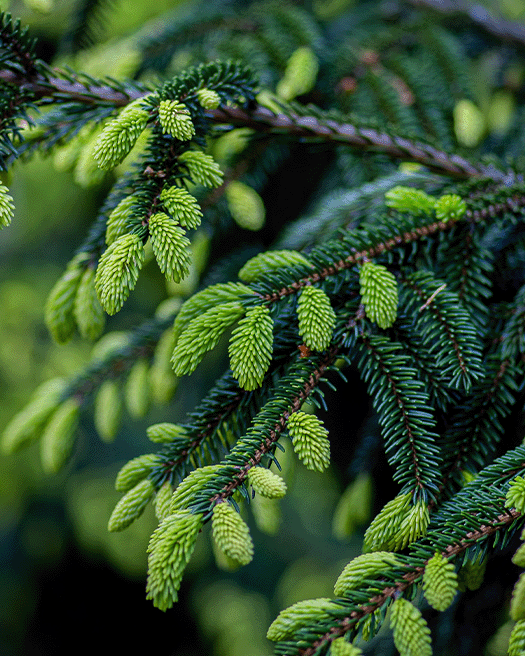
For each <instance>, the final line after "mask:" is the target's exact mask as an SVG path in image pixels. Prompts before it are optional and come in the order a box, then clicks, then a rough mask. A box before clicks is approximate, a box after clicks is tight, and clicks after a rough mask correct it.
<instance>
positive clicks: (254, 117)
mask: <svg viewBox="0 0 525 656" xmlns="http://www.w3.org/2000/svg"><path fill="white" fill-rule="evenodd" d="M208 116H209V118H210V119H211V120H213V121H214V122H216V123H227V124H231V125H235V126H238V127H241V126H242V127H249V128H251V129H253V130H256V131H259V132H263V133H265V134H272V135H283V136H288V137H292V138H295V139H301V140H304V141H308V140H309V139H311V140H312V141H313V142H314V143H319V142H323V141H326V142H335V143H344V144H346V145H348V146H352V147H354V148H357V149H359V150H364V151H371V152H376V153H384V154H385V155H388V156H389V157H392V158H394V159H400V160H402V161H410V162H418V163H420V164H423V165H424V166H426V167H427V168H429V169H430V170H431V171H435V172H437V173H441V174H442V175H446V176H450V177H451V178H455V179H471V178H488V179H491V180H496V181H500V182H503V183H504V184H511V183H512V182H514V181H515V180H516V175H515V174H514V173H513V172H512V171H507V172H504V171H501V170H499V169H497V168H496V167H494V166H493V165H483V164H474V163H472V162H469V161H468V160H467V159H465V158H463V157H461V156H460V155H457V154H452V153H446V152H445V151H443V150H439V149H438V148H436V147H435V146H432V145H430V144H426V143H424V142H422V141H414V140H411V139H409V138H407V137H402V136H395V134H392V135H390V134H388V133H387V132H381V131H380V130H377V129H373V128H364V127H363V128H361V127H359V126H358V125H355V124H352V123H351V122H344V121H337V120H334V119H331V118H319V117H317V116H315V115H311V116H309V115H307V114H306V115H299V114H297V113H294V112H293V111H290V112H287V113H286V114H284V113H282V114H281V113H279V114H275V113H274V112H272V111H271V110H270V109H268V108H266V107H263V106H261V105H258V106H256V107H255V108H254V109H251V110H243V109H240V108H229V107H221V108H220V109H216V110H213V111H210V112H208Z"/></svg>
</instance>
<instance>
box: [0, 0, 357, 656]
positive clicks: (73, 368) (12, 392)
mask: <svg viewBox="0 0 525 656" xmlns="http://www.w3.org/2000/svg"><path fill="white" fill-rule="evenodd" d="M177 4H189V3H187V2H186V3H177V2H174V1H173V0H171V1H168V0H157V2H155V3H150V2H146V1H145V0H127V1H126V2H114V3H108V9H107V12H106V22H105V23H104V25H105V27H104V30H103V31H101V33H100V39H101V42H102V43H105V44H110V45H111V44H112V40H113V39H114V38H115V37H117V36H119V35H124V34H127V33H128V32H129V31H131V30H133V29H135V28H137V27H138V26H142V25H143V24H144V23H145V21H147V20H149V19H150V18H154V16H155V15H157V14H160V13H162V11H163V10H165V9H170V8H173V7H175V6H176V5H177ZM73 6H74V3H73V2H71V1H66V0H64V1H62V0H55V2H54V3H52V5H51V3H49V2H44V1H43V0H31V2H29V1H28V2H25V3H24V2H10V3H8V2H0V8H2V9H9V10H10V11H11V12H12V13H13V15H14V16H17V17H20V18H21V19H22V21H23V23H26V24H28V25H29V26H30V28H31V30H32V33H33V34H34V35H35V36H37V37H38V39H39V46H38V48H39V54H40V55H41V56H42V57H43V58H44V59H46V60H48V61H51V60H52V58H53V57H54V56H55V54H56V52H57V50H58V48H59V46H60V38H61V36H62V34H63V33H64V31H65V29H66V27H67V25H68V22H69V20H70V16H71V12H72V9H73ZM39 10H40V11H39ZM115 52H118V50H115ZM97 57H98V55H97V51H96V50H95V55H94V56H93V57H86V56H84V61H82V60H81V61H80V62H78V63H79V64H81V65H82V67H83V68H84V64H86V63H88V64H89V66H88V68H89V70H90V71H91V72H93V73H94V74H114V75H117V74H119V72H120V71H119V66H120V67H122V66H123V63H122V61H120V60H119V57H118V56H117V55H115V56H114V58H113V59H110V60H108V59H107V57H106V55H104V54H103V55H101V56H100V57H98V64H97ZM79 59H81V58H79ZM88 60H89V62H88ZM70 63H71V65H74V64H75V62H70ZM97 66H98V67H99V68H100V67H101V68H102V70H97ZM53 164H54V160H53V156H51V157H48V158H45V159H44V158H41V157H37V158H34V159H32V160H31V161H30V162H28V163H18V164H17V165H16V166H15V168H14V170H13V171H12V172H10V173H9V174H8V175H5V176H4V183H6V184H8V186H9V187H10V190H11V193H12V195H13V197H14V200H15V204H16V217H15V220H14V221H13V223H12V225H11V226H10V227H9V229H6V230H3V231H2V232H1V233H0V261H1V263H2V266H1V267H0V308H1V311H0V398H1V403H0V429H3V427H4V426H5V425H6V424H7V422H8V421H9V420H10V419H11V418H12V416H13V415H14V414H15V413H16V412H17V411H18V410H20V409H21V408H22V407H23V406H24V405H25V404H26V403H27V401H28V399H29V397H30V395H31V393H32V392H33V390H34V389H35V387H36V386H37V385H38V384H40V383H41V382H43V381H45V380H47V379H49V378H52V377H56V376H71V375H73V374H75V372H77V371H80V370H81V369H82V368H83V367H84V366H85V365H86V362H87V361H88V359H89V354H90V351H91V348H92V345H91V344H89V343H86V342H84V341H82V340H81V339H80V338H79V337H77V338H75V339H73V340H72V341H71V342H70V343H68V344H67V345H64V346H57V345H55V344H54V343H53V342H52V341H51V339H50V337H49V334H48V332H47V329H46V327H45V325H44V321H43V314H44V305H45V300H46V297H47V294H48V293H49V291H50V289H51V287H52V286H53V285H54V283H55V281H56V280H57V278H58V277H59V275H60V274H61V272H62V271H63V269H64V267H65V265H66V264H67V262H68V261H69V259H70V258H71V256H72V253H73V252H74V250H75V249H76V248H77V246H78V245H79V244H80V243H81V242H82V240H83V239H84V237H85V235H86V233H87V230H88V229H89V226H90V224H91V221H92V219H93V217H94V214H95V212H96V209H97V207H98V205H99V204H100V202H101V200H102V198H103V197H104V193H105V192H106V191H107V189H108V188H109V184H110V182H111V181H110V180H106V181H102V183H101V185H100V186H99V187H95V188H88V189H85V188H82V187H81V186H79V185H78V184H76V183H75V180H74V175H73V173H71V172H63V171H59V170H57V169H56V168H55V166H54V165H53ZM165 296H166V289H165V284H164V282H163V281H162V278H161V277H160V276H159V275H158V271H156V267H153V266H152V267H146V268H145V270H144V271H143V273H142V275H141V278H140V281H139V283H138V285H137V288H136V290H135V292H134V294H133V295H132V296H131V298H130V299H129V301H128V302H127V303H126V305H125V308H124V309H123V311H122V312H120V313H119V314H118V315H117V316H116V317H112V318H110V319H109V320H108V324H107V330H108V331H112V330H127V329H130V328H131V327H132V326H134V325H136V324H138V323H140V322H141V321H143V320H145V319H146V318H148V317H150V316H151V315H152V314H153V313H154V311H155V309H156V306H157V304H158V303H159V301H161V300H162V299H163V298H164V297H165ZM218 371H219V369H218V368H217V370H216V372H215V373H217V372H218ZM213 373H214V372H213V371H211V372H210V375H212V374H213ZM194 378H195V380H191V381H189V382H185V383H184V385H185V386H186V388H185V389H183V390H181V391H182V392H183V393H182V394H181V395H179V396H180V400H174V402H173V403H172V404H171V405H169V406H165V407H155V408H153V409H152V410H151V411H150V412H149V413H148V415H147V416H146V417H145V418H144V419H141V420H139V421H136V420H133V421H132V420H130V419H129V418H127V419H125V420H124V424H123V425H122V428H121V430H120V431H119V434H118V436H117V438H116V440H115V441H114V442H113V443H111V444H104V443H103V442H101V440H100V438H99V437H98V436H97V434H96V432H95V429H94V425H93V420H92V418H91V416H90V414H89V413H84V415H83V419H82V422H81V427H80V431H79V439H78V441H77V445H76V449H75V454H74V457H73V459H72V461H71V462H70V464H69V465H68V466H67V467H66V469H65V471H63V472H61V473H60V474H59V475H57V476H54V477H52V476H45V475H44V474H43V473H42V470H41V466H40V456H39V452H38V445H33V446H31V447H29V448H28V449H25V450H23V451H22V452H21V453H19V454H17V455H16V456H11V457H8V458H7V457H3V456H2V457H1V459H0V468H1V471H0V533H1V539H0V561H1V562H2V563H3V567H2V568H1V569H0V654H5V655H6V656H11V655H15V654H16V655H22V654H23V655H24V656H26V655H32V654H35V655H40V654H42V655H47V654H53V655H55V654H57V655H58V654H65V653H68V654H70V653H71V651H76V650H77V649H80V650H81V651H85V652H86V653H87V652H88V651H91V650H95V649H96V650H97V651H102V652H103V653H105V652H109V651H110V650H112V649H115V648H120V649H124V650H127V651H128V652H129V653H137V651H138V645H139V644H140V639H138V638H137V631H139V632H140V635H141V636H142V635H143V636H144V637H145V639H146V641H149V640H151V637H152V636H154V637H155V649H156V651H157V652H158V653H161V654H173V656H185V655H188V656H189V655H190V654H191V655H192V656H199V654H203V655H204V654H215V655H217V656H226V655H227V656H265V655H266V654H270V653H271V651H272V645H271V643H269V642H268V641H267V640H266V638H265V634H266V630H267V628H268V625H269V624H270V622H271V621H272V619H273V618H274V617H275V616H276V614H277V613H278V612H279V610H280V609H282V608H284V607H286V606H288V605H290V604H291V603H294V602H295V601H298V600H300V599H304V598H308V597H318V596H329V595H331V594H332V592H333V584H334V581H335V579H336V578H337V576H338V574H339V572H340V571H341V569H342V567H343V566H344V565H345V564H346V563H347V562H348V560H350V558H351V557H352V556H353V555H356V554H357V553H358V540H357V539H356V541H355V543H349V544H344V543H341V542H339V541H337V540H335V539H332V538H330V535H331V521H332V514H333V511H334V507H335V503H336V500H337V497H338V495H339V493H340V491H341V490H340V483H338V482H337V480H336V478H335V476H333V475H331V474H328V475H320V474H318V475H316V474H314V473H312V472H309V471H307V470H306V469H304V467H302V466H301V467H297V468H296V472H295V477H294V484H293V489H292V491H291V494H289V495H288V496H287V498H286V501H285V503H284V504H283V508H282V512H283V517H284V521H283V524H282V526H283V527H286V529H285V530H284V528H283V530H282V531H280V532H279V534H278V535H276V536H273V537H270V536H268V535H265V534H263V533H262V532H260V531H259V530H257V528H255V527H253V521H252V520H250V524H251V526H252V533H253V536H254V540H255V553H256V555H255V558H254V560H253V562H252V563H251V564H250V565H249V566H248V567H245V568H243V569H241V570H240V571H238V572H232V573H229V572H224V571H223V570H221V569H220V568H219V567H217V565H216V563H215V558H214V554H213V553H212V548H211V541H210V538H209V535H208V532H207V531H206V532H205V534H204V535H202V536H201V538H200V539H199V541H198V544H197V549H196V552H195V554H194V556H193V558H192V562H191V564H190V568H189V569H188V572H187V574H186V576H185V581H184V584H183V589H182V592H181V601H180V603H179V604H178V605H177V606H176V607H175V608H174V609H172V610H171V611H168V612H167V613H166V614H163V613H162V612H160V611H158V610H157V609H154V608H153V607H152V605H151V602H149V601H146V599H145V579H146V546H147V542H148V539H149V536H150V534H151V532H152V530H153V529H154V527H155V525H156V520H155V518H154V516H153V511H152V510H151V508H149V509H148V510H149V512H148V511H146V513H145V514H144V516H143V517H142V518H140V520H138V521H137V522H135V523H134V524H133V525H132V526H131V527H129V528H128V529H126V530H125V531H124V532H122V533H117V534H115V533H113V534H110V533H108V531H107V521H108V518H109V516H110V514H111V511H112V509H113V507H114V505H115V503H116V502H117V500H118V499H119V498H120V494H119V493H117V492H115V490H114V480H115V475H116V473H117V472H118V470H119V468H120V467H121V466H122V465H123V464H124V463H125V462H126V461H127V460H129V459H130V458H132V457H135V456H137V455H140V454H142V453H145V452H150V451H154V450H155V446H154V445H151V443H149V442H148V440H147V438H146V434H145V428H146V427H147V426H148V425H150V424H152V423H155V422H158V421H177V420H181V419H182V418H183V417H184V415H185V412H186V411H187V410H189V409H191V408H192V405H193V403H194V402H195V399H197V398H199V397H200V396H201V395H202V394H203V393H204V392H205V389H206V388H205V386H206V382H207V380H206V377H205V376H201V377H200V378H199V377H198V376H196V377H194ZM190 386H191V388H190ZM287 453H289V451H288V452H287ZM289 466H293V463H289ZM327 536H328V537H327ZM102 636H104V637H103V646H102V645H101V638H102ZM137 640H139V641H138V642H137Z"/></svg>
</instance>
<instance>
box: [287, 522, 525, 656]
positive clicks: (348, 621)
mask: <svg viewBox="0 0 525 656" xmlns="http://www.w3.org/2000/svg"><path fill="white" fill-rule="evenodd" d="M520 515H521V513H519V512H518V511H517V510H515V509H510V510H509V511H508V512H507V513H505V514H501V515H498V517H497V519H496V520H494V522H491V523H487V524H483V525H482V526H480V528H479V529H478V530H476V531H468V532H467V533H465V537H464V538H463V539H462V540H459V541H458V542H456V543H455V544H451V545H449V546H448V547H447V548H446V549H445V551H444V552H442V556H444V557H445V558H452V557H454V556H457V555H458V554H460V553H462V552H463V551H465V550H466V549H468V548H469V547H470V546H471V544H472V543H473V542H476V541H477V540H480V539H483V538H487V537H489V536H490V535H493V534H494V533H496V532H497V531H499V530H501V529H503V528H506V527H507V526H508V525H509V524H512V522H514V521H515V520H516V519H517V518H518V517H520ZM427 562H428V561H425V562H424V564H423V565H420V566H418V567H414V568H413V569H412V570H411V571H410V572H407V573H406V574H404V575H403V580H402V581H399V582H398V583H396V585H395V586H388V587H385V588H384V589H383V590H382V591H381V594H378V595H374V596H373V597H370V599H369V600H368V603H367V604H366V605H363V606H361V607H360V610H358V611H353V612H352V613H350V614H349V616H348V617H345V618H344V619H343V620H341V621H340V622H339V626H336V627H333V628H332V629H330V631H328V632H327V633H325V634H324V636H322V637H321V638H319V639H318V640H316V641H315V642H314V643H313V644H312V645H311V646H310V647H308V648H307V649H302V650H300V652H299V653H300V655H301V656H314V654H317V653H318V650H319V647H321V646H322V645H324V644H326V643H331V642H332V641H333V640H335V639H336V638H339V637H341V636H342V635H344V634H345V633H346V632H347V631H349V630H350V629H352V628H353V627H354V626H355V624H356V623H357V622H358V621H359V620H361V619H362V618H363V617H365V616H366V615H369V614H370V613H373V612H374V611H375V610H377V609H378V608H380V607H381V606H382V605H383V604H384V603H385V602H386V601H387V600H388V599H389V598H391V597H394V598H397V597H398V596H399V594H401V593H403V592H404V591H405V590H406V589H407V588H409V587H410V586H411V585H413V584H414V583H416V582H417V580H418V579H419V578H420V577H421V576H422V574H423V572H424V569H425V565H426V563H427Z"/></svg>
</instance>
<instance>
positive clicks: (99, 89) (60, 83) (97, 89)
mask: <svg viewBox="0 0 525 656" xmlns="http://www.w3.org/2000/svg"><path fill="white" fill-rule="evenodd" d="M67 77H68V78H70V79H63V78H60V77H48V76H44V75H42V74H39V75H37V76H33V77H31V78H26V77H22V76H21V75H19V74H17V73H15V72H13V71H11V70H9V69H4V70H0V80H2V81H3V82H6V83H8V84H14V85H16V86H18V87H19V88H21V89H23V90H25V91H30V92H31V94H32V96H33V97H34V98H35V99H36V100H44V99H45V100H56V101H61V102H78V103H83V104H87V105H100V104H101V103H108V104H111V105H113V106H115V107H124V106H125V105H127V104H128V103H129V102H130V101H132V100H135V99H137V98H140V97H141V96H143V95H145V91H143V90H139V89H138V88H137V86H136V85H134V86H133V87H130V88H129V89H126V90H125V91H124V89H122V90H119V89H115V88H113V87H111V86H109V85H96V84H94V85H89V84H88V83H87V82H86V83H82V82H81V81H80V80H79V79H75V78H74V77H73V76H72V75H70V74H68V75H67Z"/></svg>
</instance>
